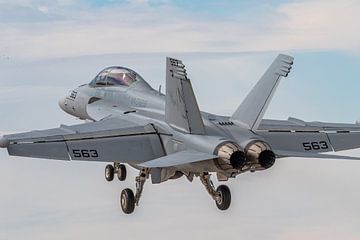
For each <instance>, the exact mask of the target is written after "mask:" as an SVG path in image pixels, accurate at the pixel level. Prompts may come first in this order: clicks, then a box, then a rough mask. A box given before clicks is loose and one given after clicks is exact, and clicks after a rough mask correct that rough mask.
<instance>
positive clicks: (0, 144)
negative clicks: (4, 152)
mask: <svg viewBox="0 0 360 240" xmlns="http://www.w3.org/2000/svg"><path fill="white" fill-rule="evenodd" d="M9 144H10V142H9V140H8V139H7V138H5V137H0V148H7V147H8V146H9Z"/></svg>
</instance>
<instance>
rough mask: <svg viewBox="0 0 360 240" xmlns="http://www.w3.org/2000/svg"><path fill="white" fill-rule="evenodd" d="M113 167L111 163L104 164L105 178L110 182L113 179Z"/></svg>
mask: <svg viewBox="0 0 360 240" xmlns="http://www.w3.org/2000/svg"><path fill="white" fill-rule="evenodd" d="M114 174H115V171H114V167H113V166H112V165H110V164H109V165H106V167H105V179H106V181H108V182H111V181H112V180H113V179H114Z"/></svg>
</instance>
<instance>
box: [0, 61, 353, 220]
mask: <svg viewBox="0 0 360 240" xmlns="http://www.w3.org/2000/svg"><path fill="white" fill-rule="evenodd" d="M292 64H293V58H292V57H290V56H286V55H279V56H278V57H277V58H276V59H275V60H274V62H273V63H272V64H271V66H270V68H269V69H268V70H267V71H266V72H265V74H264V75H263V76H262V77H261V79H260V80H259V82H258V83H257V84H256V85H255V87H254V88H253V89H252V91H251V92H250V93H249V95H248V96H247V97H246V98H245V100H244V101H243V102H242V103H241V105H240V106H239V107H238V109H237V110H236V111H235V112H234V114H233V115H232V116H230V117H229V116H219V115H215V114H211V113H207V112H201V111H200V110H199V107H198V104H197V102H196V98H195V95H194V92H193V89H192V86H191V82H190V80H189V78H188V77H187V72H186V70H185V65H184V64H183V63H182V61H180V60H176V59H173V58H167V59H166V95H164V94H162V93H161V91H160V90H159V91H156V90H154V89H153V88H152V87H151V86H150V85H149V84H148V83H147V82H146V81H145V80H144V79H143V78H142V77H141V76H140V75H139V74H138V73H136V72H135V71H133V70H131V69H128V68H125V67H109V68H106V69H104V70H103V71H101V72H100V73H99V74H98V75H97V76H96V77H95V78H94V80H92V81H91V82H90V83H89V84H85V85H81V86H79V87H78V88H76V89H74V90H72V91H70V93H69V94H68V95H67V96H66V97H65V98H64V99H61V100H60V102H59V105H60V107H61V108H62V109H63V110H64V111H65V112H67V113H69V114H71V115H73V116H76V117H78V118H80V119H83V120H87V121H90V122H87V123H83V124H79V125H74V126H65V125H61V126H60V127H59V128H54V129H48V130H41V131H32V132H26V133H19V134H11V135H5V136H3V137H2V138H1V139H0V147H3V148H7V150H8V152H9V154H10V155H14V156H23V157H33V158H45V159H57V160H67V161H101V162H109V163H111V164H109V165H107V166H106V168H105V178H106V180H107V181H112V180H113V179H114V176H115V175H117V177H118V179H119V180H120V181H124V180H125V179H126V167H125V165H124V164H128V165H129V166H131V167H134V168H136V169H138V170H139V172H140V173H139V175H138V176H137V177H136V191H135V194H134V192H133V191H132V190H131V189H124V190H123V191H122V192H121V195H120V206H121V208H122V210H123V211H124V213H126V214H130V213H132V212H133V211H134V209H135V206H138V204H139V200H140V196H141V193H142V191H143V187H144V184H145V181H146V180H147V179H149V178H151V181H152V183H153V184H159V183H162V182H165V181H167V180H170V179H172V180H173V179H177V178H180V177H182V176H185V177H186V178H187V179H188V180H189V181H190V182H191V181H193V178H194V177H199V178H200V180H201V182H202V184H203V185H204V186H205V188H206V190H207V191H208V193H209V194H210V196H211V197H212V199H213V200H214V201H215V203H216V205H217V207H218V208H219V209H220V210H226V209H228V208H229V206H230V203H231V194H230V190H229V188H228V187H227V186H225V185H220V186H219V187H217V188H215V186H214V184H213V183H212V181H211V179H210V176H211V174H213V173H216V176H217V179H218V180H219V181H227V180H228V179H229V178H235V177H236V176H237V175H239V174H241V173H245V172H248V171H250V172H256V171H262V170H266V169H269V168H270V167H272V166H273V165H274V163H275V160H276V159H279V158H284V157H303V158H325V159H352V160H360V158H359V157H350V156H340V155H331V154H324V153H326V152H334V151H340V150H348V149H354V148H360V125H358V124H333V123H320V122H304V121H302V120H299V119H294V118H289V119H288V120H286V121H280V120H265V119H263V116H264V114H265V112H266V110H267V108H268V106H269V103H270V101H271V99H272V97H273V95H274V93H275V91H276V88H277V86H278V84H279V82H280V79H281V78H282V77H287V76H288V74H289V72H290V70H291V67H292Z"/></svg>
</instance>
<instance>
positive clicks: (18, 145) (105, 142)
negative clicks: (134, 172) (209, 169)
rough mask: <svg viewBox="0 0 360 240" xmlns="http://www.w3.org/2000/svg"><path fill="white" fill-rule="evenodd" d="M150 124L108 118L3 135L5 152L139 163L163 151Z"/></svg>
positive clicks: (157, 133) (0, 144)
mask: <svg viewBox="0 0 360 240" xmlns="http://www.w3.org/2000/svg"><path fill="white" fill-rule="evenodd" d="M161 134H163V133H160V132H159V131H158V130H157V129H156V128H155V127H154V126H153V125H152V124H147V125H143V126H141V125H138V124H135V123H132V122H129V121H126V120H125V119H119V118H110V119H105V120H102V121H98V122H92V123H85V124H79V125H74V126H64V125H62V126H60V127H59V128H54V129H48V130H42V131H32V132H27V133H20V134H11V135H5V136H4V137H3V138H2V140H0V147H6V148H7V150H8V152H9V155H14V156H23V157H34V158H46V159H57V160H81V161H105V162H123V163H127V162H131V163H135V164H136V163H142V162H145V161H149V160H152V159H156V158H159V157H162V156H164V155H165V152H164V149H163V147H162V144H161V140H160V135H161Z"/></svg>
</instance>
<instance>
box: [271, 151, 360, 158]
mask: <svg viewBox="0 0 360 240" xmlns="http://www.w3.org/2000/svg"><path fill="white" fill-rule="evenodd" d="M274 152H275V154H276V155H277V156H279V157H299V158H320V159H338V160H360V157H351V156H343V155H332V154H322V153H321V154H320V153H310V152H291V151H274Z"/></svg>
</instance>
